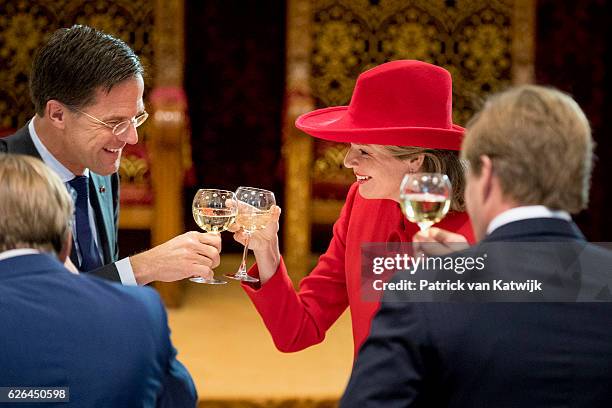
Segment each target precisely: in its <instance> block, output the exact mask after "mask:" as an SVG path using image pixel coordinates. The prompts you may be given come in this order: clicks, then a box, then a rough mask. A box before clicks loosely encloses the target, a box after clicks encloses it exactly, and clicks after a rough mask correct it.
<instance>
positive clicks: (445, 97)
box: [295, 60, 464, 150]
mask: <svg viewBox="0 0 612 408" xmlns="http://www.w3.org/2000/svg"><path fill="white" fill-rule="evenodd" d="M295 126H296V127H297V128H298V129H300V130H302V131H304V132H306V133H308V134H309V135H311V136H314V137H317V138H320V139H325V140H331V141H334V142H342V143H359V144H379V145H396V146H418V147H425V148H430V149H445V150H460V148H461V141H462V140H463V132H464V129H463V128H462V127H461V126H457V125H454V124H453V122H452V80H451V76H450V73H449V72H448V71H447V70H445V69H444V68H441V67H438V66H436V65H432V64H428V63H426V62H422V61H415V60H399V61H392V62H388V63H386V64H382V65H379V66H377V67H374V68H372V69H370V70H368V71H366V72H364V73H362V74H361V75H359V78H357V83H356V84H355V90H354V92H353V97H352V98H351V102H350V104H349V106H334V107H330V108H325V109H318V110H315V111H312V112H309V113H305V114H303V115H301V116H300V117H298V118H297V120H296V121H295Z"/></svg>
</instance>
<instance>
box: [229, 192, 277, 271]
mask: <svg viewBox="0 0 612 408" xmlns="http://www.w3.org/2000/svg"><path fill="white" fill-rule="evenodd" d="M236 200H237V205H238V214H237V216H236V226H237V227H240V228H241V230H242V232H243V233H244V235H245V239H244V251H243V253H242V262H241V263H240V267H239V268H238V271H237V272H236V273H234V274H226V275H225V276H227V277H228V278H231V279H236V280H240V281H244V282H259V279H257V278H253V277H251V276H249V275H248V274H247V268H246V255H247V252H248V250H249V241H250V239H251V236H252V235H253V234H254V233H255V232H256V231H260V230H264V229H266V228H267V227H268V225H270V224H273V221H274V217H275V216H276V217H278V215H279V214H280V211H278V214H277V213H275V212H274V211H273V210H274V208H275V204H276V200H275V198H274V193H273V192H271V191H268V190H263V189H259V188H254V187H239V188H238V189H237V190H236ZM276 220H277V221H278V218H276ZM277 231H278V227H277V228H276V231H271V230H270V231H268V232H269V233H273V235H274V237H275V236H276V232H277ZM260 240H261V237H260Z"/></svg>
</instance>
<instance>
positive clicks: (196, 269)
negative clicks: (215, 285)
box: [189, 264, 213, 279]
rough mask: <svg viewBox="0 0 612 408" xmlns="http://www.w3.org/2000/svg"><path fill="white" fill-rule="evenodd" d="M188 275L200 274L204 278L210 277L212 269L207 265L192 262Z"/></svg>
mask: <svg viewBox="0 0 612 408" xmlns="http://www.w3.org/2000/svg"><path fill="white" fill-rule="evenodd" d="M189 272H190V273H191V275H190V276H201V277H202V278H204V279H212V277H213V270H212V269H211V268H209V267H208V266H204V265H198V264H193V265H192V267H191V268H190V271H189Z"/></svg>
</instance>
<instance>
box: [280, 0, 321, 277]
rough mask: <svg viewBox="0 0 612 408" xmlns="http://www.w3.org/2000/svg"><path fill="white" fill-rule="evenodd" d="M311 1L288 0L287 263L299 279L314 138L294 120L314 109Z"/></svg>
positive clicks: (306, 247)
mask: <svg viewBox="0 0 612 408" xmlns="http://www.w3.org/2000/svg"><path fill="white" fill-rule="evenodd" d="M310 7H311V2H310V0H288V2H287V67H286V72H287V78H286V83H287V89H286V98H285V100H286V102H285V103H286V106H285V112H286V116H285V122H284V124H283V158H284V159H285V165H286V173H287V176H286V177H287V178H286V185H285V209H284V210H285V211H284V217H285V227H284V228H285V230H284V233H285V234H284V235H285V251H284V252H285V262H286V264H287V268H288V270H289V272H290V273H291V275H292V276H293V277H294V278H296V279H298V278H299V277H301V276H304V275H305V274H306V272H307V270H308V262H307V261H306V260H307V259H308V257H309V255H310V183H309V179H310V177H309V172H310V164H311V162H312V139H311V138H310V136H307V135H305V134H303V133H302V132H300V131H299V130H297V129H296V128H295V126H294V124H293V123H294V121H295V119H296V118H297V117H298V116H299V115H300V114H302V113H304V112H307V111H309V110H312V108H313V106H314V105H313V101H312V99H311V97H310V84H309V79H310V46H311V43H310V27H311V22H310V13H311V11H310Z"/></svg>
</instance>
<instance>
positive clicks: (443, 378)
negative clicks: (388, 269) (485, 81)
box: [341, 86, 612, 407]
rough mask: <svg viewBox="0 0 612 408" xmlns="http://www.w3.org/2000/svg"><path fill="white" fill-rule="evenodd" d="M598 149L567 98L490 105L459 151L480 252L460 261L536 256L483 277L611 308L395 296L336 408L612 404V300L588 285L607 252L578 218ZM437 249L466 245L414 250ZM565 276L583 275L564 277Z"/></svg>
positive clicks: (551, 93)
mask: <svg viewBox="0 0 612 408" xmlns="http://www.w3.org/2000/svg"><path fill="white" fill-rule="evenodd" d="M592 150H593V141H592V138H591V132H590V128H589V124H588V121H587V119H586V117H585V115H584V113H583V112H582V110H581V109H580V107H579V106H578V105H577V104H576V102H575V101H574V100H573V99H572V98H570V97H569V96H567V95H565V94H563V93H561V92H559V91H556V90H553V89H548V88H544V87H539V86H522V87H518V88H514V89H510V90H508V91H506V92H503V93H501V94H499V95H496V96H494V97H492V98H491V99H490V100H489V101H488V103H487V104H486V105H485V107H484V108H483V110H482V111H481V112H480V113H478V114H477V115H476V116H475V117H474V118H473V119H472V120H471V122H470V123H469V124H468V126H467V131H466V137H465V139H464V142H463V146H462V156H463V158H464V159H465V160H466V161H467V163H468V171H467V186H466V192H465V195H466V197H465V198H466V205H467V210H468V213H469V215H470V218H471V220H472V223H473V227H474V232H475V234H476V237H477V239H478V240H479V241H480V243H479V244H478V245H476V246H475V247H474V248H471V249H468V250H467V251H464V252H462V255H463V256H465V255H466V254H467V255H469V254H471V253H477V252H478V250H479V249H481V248H483V247H484V246H488V248H491V247H494V246H495V245H496V244H498V243H503V244H501V245H502V246H503V245H506V247H511V245H513V244H516V243H529V245H526V246H525V248H527V249H528V250H529V252H530V253H529V254H525V253H509V252H507V251H506V252H505V253H504V252H503V251H501V252H499V254H498V256H496V257H491V256H490V257H489V259H488V260H487V263H489V265H488V269H486V270H485V271H484V273H486V274H487V275H488V274H497V275H501V276H504V277H506V278H508V279H512V278H513V277H514V276H517V275H518V274H520V273H525V271H528V274H533V275H535V276H538V277H540V276H543V277H546V278H547V280H544V283H545V284H546V285H548V286H556V287H557V288H561V289H567V284H569V283H572V284H573V285H575V286H576V287H577V289H578V292H576V293H575V295H576V296H575V298H579V297H580V293H584V292H587V294H588V295H587V297H588V298H589V300H590V301H593V300H601V301H604V303H587V302H583V303H577V302H576V303H559V302H548V303H487V304H484V303H482V302H478V298H477V297H476V298H472V299H471V301H472V303H461V304H458V303H433V302H430V303H410V294H409V293H405V294H402V295H397V294H393V293H387V294H386V295H385V298H386V299H387V302H383V304H382V306H381V310H380V311H379V313H378V315H377V316H376V318H375V320H374V323H373V325H372V330H371V332H370V337H369V339H368V340H367V341H366V343H365V344H364V346H363V347H362V348H361V350H360V353H359V356H358V359H357V362H356V364H355V367H354V370H353V374H352V377H351V380H350V382H349V385H348V388H347V390H346V393H345V395H344V397H343V399H342V404H341V406H343V407H379V406H380V407H382V406H384V407H406V406H414V407H430V406H431V407H433V406H436V407H437V406H444V407H490V406H495V407H526V406H529V407H552V406H564V407H609V406H610V404H612V388H611V387H610V384H611V383H612V374H611V372H610V370H609V367H611V366H612V330H610V328H612V303H610V301H612V298H611V297H610V292H609V287H608V286H607V285H605V284H604V285H603V286H601V285H600V286H599V287H597V286H595V284H593V282H591V281H588V280H587V276H593V273H594V274H595V275H597V274H598V273H601V274H602V275H606V274H607V276H608V277H609V275H610V271H612V252H609V251H605V250H602V249H601V248H599V247H596V246H594V245H591V244H588V243H587V242H586V240H585V238H584V236H583V235H582V234H581V233H580V231H579V230H578V228H577V226H576V225H575V224H574V223H573V222H572V221H571V218H570V213H576V212H578V211H580V210H581V209H583V208H585V207H586V206H587V199H588V191H589V183H590V176H591V170H592V154H593V152H592ZM432 239H433V240H436V241H438V242H440V243H442V244H448V245H449V246H450V244H449V243H452V242H460V241H462V239H461V237H458V236H456V234H452V233H449V232H447V231H442V230H433V231H432V232H431V233H430V234H420V235H417V236H416V237H415V240H416V241H417V242H426V241H431V240H432ZM568 245H569V246H570V247H573V248H579V250H580V255H581V256H582V258H581V259H582V260H585V261H586V266H584V265H583V268H582V269H580V265H578V266H576V265H575V264H574V263H572V262H567V261H568V260H569V261H575V260H576V257H573V259H571V258H572V257H571V256H570V257H569V258H568V254H567V253H564V252H563V251H562V250H560V248H566V247H568ZM498 248H499V247H498ZM551 248H552V250H551ZM569 255H572V254H569ZM493 258H495V259H493ZM526 259H527V261H528V262H525V260H526ZM534 261H535V262H534ZM558 265H564V266H568V267H569V268H570V269H571V268H574V270H575V271H577V272H579V273H576V274H570V275H569V276H566V277H565V276H562V275H560V273H561V272H563V271H560V270H557V269H556V268H557V266H558ZM403 277H405V274H404V273H399V274H397V275H396V276H395V277H394V278H393V281H394V282H397V281H399V280H401V279H402V278H403ZM556 278H559V279H556ZM603 278H604V279H603V281H604V282H605V281H606V279H607V278H606V277H605V276H604V277H603ZM564 279H565V280H564ZM601 281H602V280H600V281H599V282H600V283H601ZM608 282H609V281H608ZM579 292H580V293H579ZM398 296H399V298H398ZM402 296H404V297H403V298H402ZM392 300H395V301H396V302H393V301H392ZM397 300H399V302H397ZM474 300H476V302H474Z"/></svg>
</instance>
